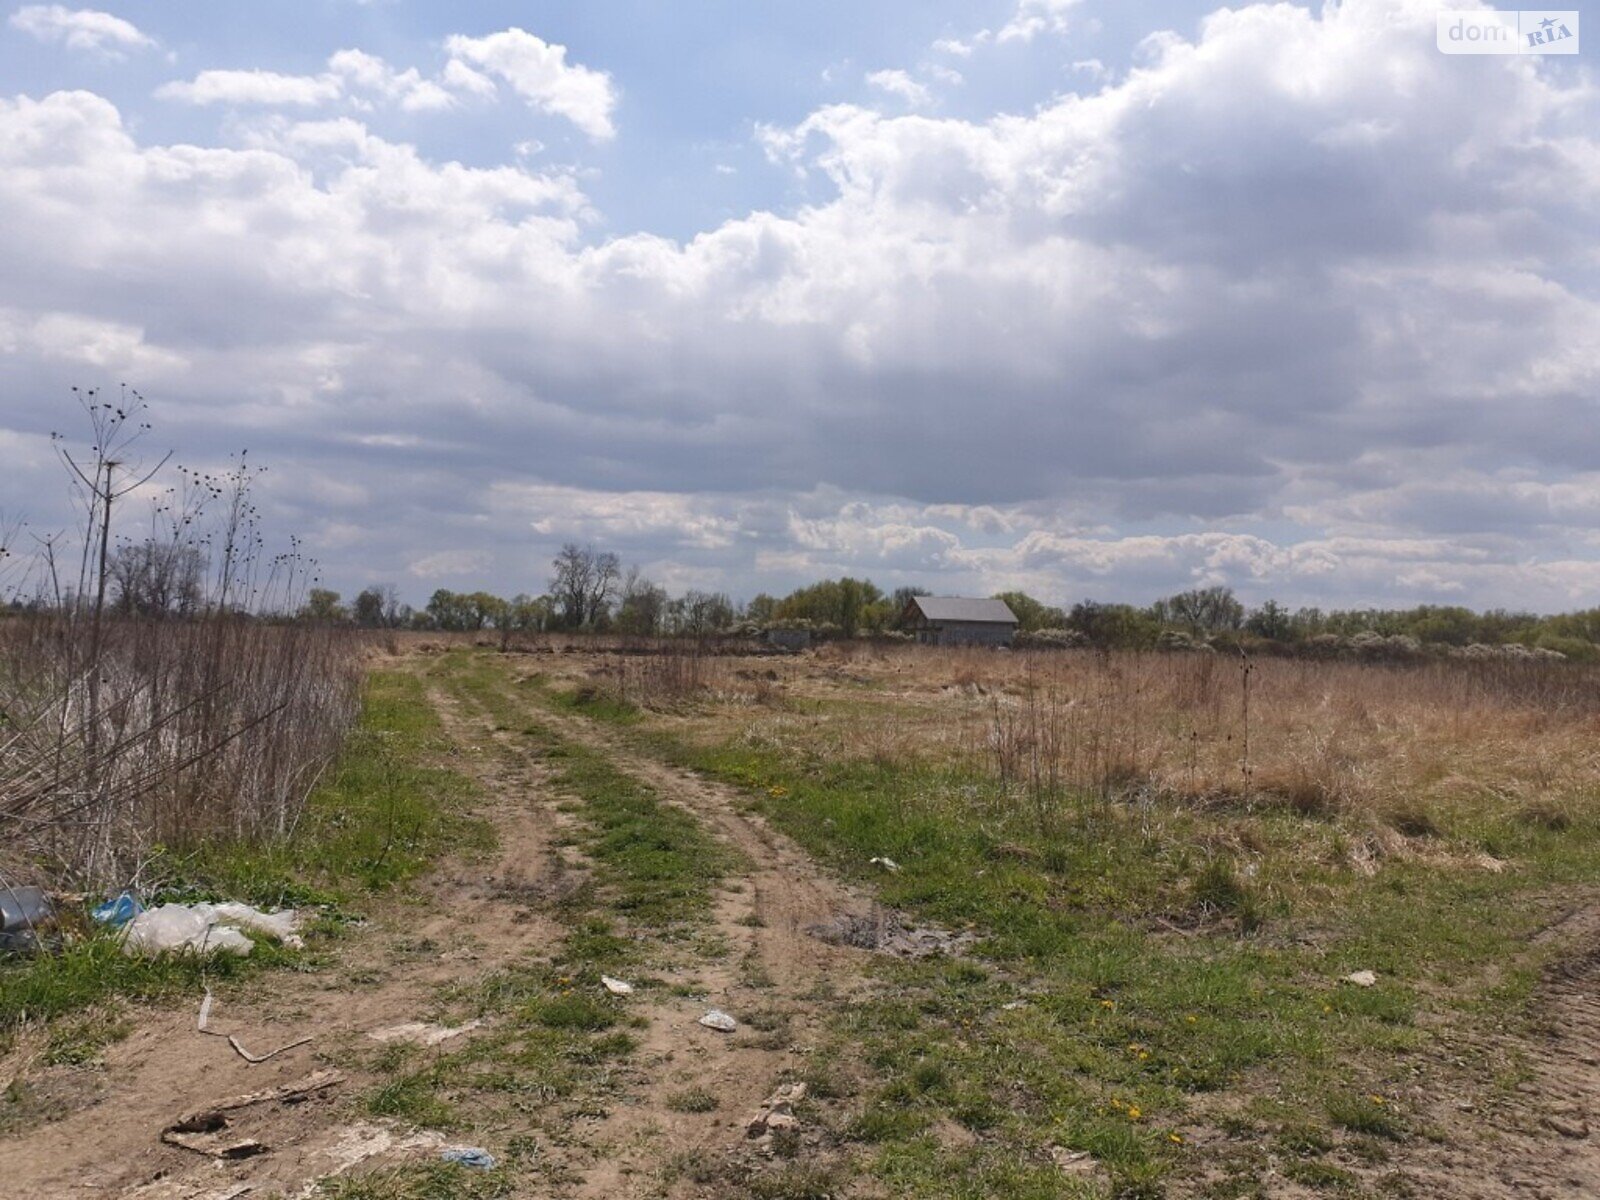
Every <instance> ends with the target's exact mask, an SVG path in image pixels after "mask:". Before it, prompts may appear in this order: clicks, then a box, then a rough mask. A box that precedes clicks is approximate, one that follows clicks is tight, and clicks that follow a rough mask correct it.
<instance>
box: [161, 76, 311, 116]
mask: <svg viewBox="0 0 1600 1200" xmlns="http://www.w3.org/2000/svg"><path fill="white" fill-rule="evenodd" d="M342 91H343V88H342V86H341V84H340V82H339V80H338V78H337V77H335V76H332V75H280V74H279V73H278V72H276V71H260V70H251V71H233V70H217V71H201V72H200V73H199V74H198V75H196V76H195V77H194V78H193V79H190V80H174V81H173V82H171V83H164V84H162V85H161V86H160V87H159V88H157V89H156V96H157V97H158V98H159V99H162V100H177V101H181V102H182V103H184V104H196V105H209V104H229V105H262V106H266V107H278V106H282V107H292V108H313V107H316V106H317V105H321V104H326V103H327V102H329V101H330V100H336V99H338V98H339V96H340V95H341V93H342Z"/></svg>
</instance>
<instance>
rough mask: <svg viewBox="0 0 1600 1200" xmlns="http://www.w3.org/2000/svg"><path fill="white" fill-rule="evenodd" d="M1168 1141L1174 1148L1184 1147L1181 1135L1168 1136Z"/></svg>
mask: <svg viewBox="0 0 1600 1200" xmlns="http://www.w3.org/2000/svg"><path fill="white" fill-rule="evenodd" d="M1167 1141H1169V1142H1171V1143H1172V1144H1173V1145H1174V1146H1181V1145H1183V1138H1182V1136H1180V1135H1179V1134H1176V1133H1169V1134H1167Z"/></svg>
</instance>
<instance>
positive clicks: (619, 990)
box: [600, 975, 633, 996]
mask: <svg viewBox="0 0 1600 1200" xmlns="http://www.w3.org/2000/svg"><path fill="white" fill-rule="evenodd" d="M600 982H601V983H602V984H604V985H605V989H606V991H608V992H610V993H611V994H612V995H613V996H631V995H633V984H631V983H625V982H624V981H623V980H621V979H613V978H611V976H609V975H602V976H600Z"/></svg>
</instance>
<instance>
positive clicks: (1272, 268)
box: [0, 0, 1600, 607]
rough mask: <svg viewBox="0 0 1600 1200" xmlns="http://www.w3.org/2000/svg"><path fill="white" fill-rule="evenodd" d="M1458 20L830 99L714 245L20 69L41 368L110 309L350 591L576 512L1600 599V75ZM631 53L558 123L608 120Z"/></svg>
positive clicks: (577, 525) (1301, 28)
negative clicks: (1091, 76)
mask: <svg viewBox="0 0 1600 1200" xmlns="http://www.w3.org/2000/svg"><path fill="white" fill-rule="evenodd" d="M1432 30H1433V9H1432V7H1430V6H1424V5H1422V4H1421V3H1420V0H1417V2H1415V3H1413V2H1410V0H1405V2H1400V0H1382V2H1380V0H1346V2H1345V3H1343V4H1340V5H1337V6H1332V5H1330V6H1326V7H1325V8H1323V9H1322V10H1320V11H1319V12H1313V11H1310V10H1308V9H1304V8H1299V7H1295V6H1290V5H1272V6H1248V7H1242V8H1237V9H1224V10H1219V11H1218V12H1216V13H1214V14H1212V15H1211V16H1210V17H1208V18H1207V19H1206V20H1205V21H1203V22H1202V23H1201V25H1200V27H1199V31H1198V33H1197V34H1196V35H1195V36H1194V37H1192V38H1184V37H1179V36H1177V35H1165V36H1162V37H1158V38H1154V39H1151V40H1150V41H1149V42H1147V44H1146V46H1145V48H1144V50H1143V52H1142V57H1141V60H1140V63H1139V65H1138V66H1137V67H1136V68H1134V69H1132V70H1129V71H1126V72H1121V71H1119V72H1117V73H1116V74H1115V75H1114V76H1109V77H1107V78H1106V79H1104V80H1100V81H1098V82H1097V83H1095V84H1094V85H1093V86H1094V90H1092V91H1088V92H1086V93H1085V94H1082V95H1062V96H1059V97H1055V98H1052V99H1050V100H1049V101H1048V102H1046V103H1044V104H1042V105H1041V106H1040V107H1038V108H1037V109H1035V110H1032V111H1029V112H1027V113H1021V114H1005V115H997V116H994V117H991V118H988V119H954V118H945V119H939V118H935V117H933V116H930V115H928V114H927V113H925V112H914V113H908V114H903V115H896V116H888V115H885V114H884V113H881V112H877V111H874V110H872V109H871V108H867V107H863V106H859V105H831V106H827V107H824V108H821V109H818V110H817V111H815V112H813V113H811V114H809V115H807V116H806V117H804V119H802V120H799V121H797V122H795V123H794V124H792V125H789V126H786V127H783V128H775V129H769V130H767V131H766V133H765V135H764V144H765V145H766V146H767V148H768V150H769V153H771V154H773V155H774V156H775V157H777V158H778V159H779V160H780V161H782V162H783V163H784V164H786V165H787V166H789V167H792V168H793V169H796V170H799V171H803V172H805V173H806V175H807V176H808V178H809V180H810V184H811V190H810V191H809V193H808V196H809V202H808V203H807V204H806V205H805V206H803V207H800V208H797V209H795V210H794V211H792V212H787V213H784V212H768V211H759V212H753V213H749V214H746V215H743V216H739V217H736V218H734V219H730V220H727V221H725V222H723V223H721V224H718V225H716V226H714V227H712V228H708V229H706V230H705V231H703V232H701V233H700V234H698V235H697V236H694V237H691V238H689V239H687V240H684V241H677V240H673V239H670V238H666V237H662V236H658V235H655V234H651V233H648V232H641V233H633V234H623V235H610V236H603V235H601V234H600V233H598V232H597V230H598V229H599V228H602V227H601V226H599V225H598V224H596V223H592V222H591V215H590V209H591V202H590V200H589V198H588V197H586V196H585V195H584V193H583V190H582V186H581V182H580V181H581V179H582V178H583V176H581V175H580V174H578V173H576V172H572V171H567V172H563V171H556V170H550V171H542V172H541V171H535V170H531V169H529V168H527V167H526V165H511V166H502V167H492V168H491V167H483V166H468V165H465V164H463V163H458V162H450V161H437V160H433V159H430V158H429V157H428V156H426V155H425V154H423V153H422V152H420V151H419V150H418V149H416V148H415V147H413V146H409V145H406V144H404V143H401V142H396V141H393V140H390V139H387V138H384V137H382V136H380V135H379V134H377V133H375V132H374V131H373V130H372V128H370V127H369V126H368V125H367V124H365V123H363V122H361V121H357V120H354V119H351V116H350V115H349V114H348V113H344V114H318V115H325V116H330V117H332V119H328V120H317V121H294V120H291V119H290V117H289V114H278V115H276V116H275V117H273V118H271V119H270V120H268V121H266V122H264V123H262V124H260V125H257V126H252V127H251V133H250V135H249V137H248V138H243V137H241V136H240V135H237V134H236V135H235V143H234V144H231V145H215V146H203V147H202V146H194V145H167V144H163V143H161V142H159V141H152V140H150V139H148V138H141V137H140V136H137V134H136V132H135V131H134V129H132V128H130V127H129V125H128V124H125V123H124V120H123V116H122V114H121V113H120V112H119V111H118V109H117V108H116V107H114V106H113V105H112V104H110V103H109V102H108V101H106V100H105V99H103V98H100V97H97V96H94V95H90V94H88V93H82V92H68V93H57V94H54V95H50V96H46V97H43V98H32V97H20V98H17V99H14V100H3V101H0V314H6V315H4V316H3V317H0V344H4V345H5V346H6V347H7V348H8V352H7V354H6V355H5V356H4V358H3V359H0V386H4V387H6V388H7V389H9V391H10V392H11V393H12V394H19V393H26V394H40V393H41V392H43V391H45V390H46V389H47V388H49V387H56V388H61V389H63V390H64V386H65V384H66V383H75V382H80V381H84V380H83V377H82V376H81V375H71V376H68V375H65V374H63V361H64V360H63V358H62V356H61V355H62V347H63V345H64V344H65V343H64V340H63V338H62V336H61V334H60V332H59V331H60V330H61V329H63V328H71V327H72V326H64V325H62V324H61V322H63V321H67V322H81V323H82V324H81V325H78V326H75V328H78V329H80V330H83V331H86V332H84V333H82V335H81V336H82V339H83V342H84V343H85V344H86V345H95V346H99V347H100V349H99V350H97V351H96V353H98V354H100V355H101V358H102V361H104V362H106V363H107V364H111V363H113V362H115V361H117V360H116V357H115V356H116V355H118V354H120V355H122V356H123V358H124V360H125V361H128V362H129V363H130V365H131V366H136V367H138V368H139V369H140V373H141V375H142V376H144V378H141V379H140V380H139V382H141V383H143V384H144V385H145V390H146V391H147V392H150V393H152V394H154V395H156V396H158V397H159V398H160V404H161V409H160V411H159V412H158V414H157V415H158V417H164V418H165V419H166V420H167V422H168V427H169V428H173V429H179V428H181V429H182V430H183V436H184V437H185V438H186V439H189V440H191V441H192V442H193V444H194V445H196V446H198V447H200V449H201V450H202V451H212V452H216V453H220V452H221V451H222V450H223V449H226V448H228V447H229V446H231V445H233V444H234V443H235V442H236V441H237V440H238V439H240V438H241V437H244V436H246V435H248V436H249V438H250V444H251V448H252V453H253V455H254V454H255V453H258V452H259V453H260V454H261V455H262V456H263V457H264V458H271V459H273V460H274V461H279V460H281V461H284V462H286V463H288V464H291V465H290V466H289V467H288V468H287V469H285V470H282V471H281V472H275V473H274V476H273V480H272V482H271V483H270V484H269V485H268V486H269V488H270V489H271V494H270V501H271V504H272V505H273V507H274V513H275V515H276V517H277V519H279V520H280V521H281V522H282V524H283V525H284V527H288V528H309V529H311V530H312V531H313V532H316V531H321V536H323V537H324V539H325V540H324V543H323V544H326V545H328V546H330V547H337V548H338V549H337V558H338V561H337V564H334V563H331V562H330V564H326V565H327V566H329V567H333V566H337V569H338V570H339V571H342V572H344V576H343V577H345V578H348V579H350V580H352V581H353V582H355V583H360V582H362V581H366V580H370V579H373V578H380V579H381V578H385V577H387V578H405V577H409V578H414V579H421V578H423V577H424V576H425V575H426V577H428V578H434V577H438V578H446V577H447V576H446V575H443V574H439V575H435V574H432V573H434V572H444V571H447V570H457V571H458V572H459V573H460V578H459V579H456V578H455V577H453V576H451V577H449V578H452V579H455V582H456V583H461V582H465V580H466V578H467V576H469V575H471V574H472V572H473V571H477V572H479V574H478V575H477V576H476V578H477V580H478V582H481V583H482V584H483V585H485V586H492V587H497V588H500V589H502V590H506V591H515V590H519V589H522V588H528V589H533V588H537V587H538V586H539V585H540V584H541V582H542V580H543V576H544V574H545V572H544V568H543V565H542V560H543V559H544V558H545V557H547V556H548V553H549V552H550V551H552V550H553V549H554V547H555V546H557V545H559V543H560V542H561V541H563V540H567V539H568V538H578V539H580V540H594V541H595V542H596V543H597V544H605V545H615V546H617V547H618V548H619V549H622V550H623V551H624V552H625V553H626V554H627V556H628V557H630V558H632V559H636V560H638V561H642V562H646V563H652V564H656V567H657V568H658V569H659V570H660V572H661V573H662V574H663V575H665V574H667V573H668V572H669V571H670V572H674V573H676V574H675V576H674V577H681V578H694V579H702V580H705V581H707V583H708V584H710V583H715V584H716V585H717V586H725V587H729V588H731V589H733V590H735V591H742V592H745V593H748V592H750V591H753V590H754V589H755V588H756V587H759V586H767V587H769V588H771V587H776V586H783V585H785V584H792V583H795V582H799V581H801V580H802V579H803V578H805V577H806V576H807V575H811V574H816V573H820V572H822V571H827V570H845V569H848V570H851V571H853V572H855V573H858V574H871V575H873V576H874V577H875V578H878V579H879V580H880V582H884V583H889V584H893V583H898V582H902V581H903V582H921V583H924V584H931V585H934V586H937V587H939V588H940V590H951V591H957V590H962V591H965V590H975V591H976V590H983V591H988V590H995V589H996V588H999V587H1005V586H1014V585H1020V586H1026V587H1028V588H1029V589H1030V590H1032V591H1035V592H1037V593H1039V594H1041V595H1044V596H1046V597H1049V598H1051V599H1053V600H1057V601H1063V600H1065V601H1070V600H1072V599H1075V598H1077V597H1078V596H1081V595H1096V596H1099V597H1102V598H1110V597H1124V598H1129V597H1131V598H1145V597H1148V596H1150V595H1153V594H1159V593H1163V592H1167V591H1171V590H1174V589H1175V588H1177V587H1182V586H1186V585H1188V584H1190V583H1191V582H1200V583H1204V582H1228V583H1233V584H1235V585H1236V586H1239V587H1241V588H1242V589H1245V590H1246V591H1247V594H1249V595H1252V596H1254V597H1256V598H1261V597H1264V596H1266V595H1276V596H1278V598H1280V599H1284V600H1288V601H1292V602H1322V603H1324V604H1331V603H1339V602H1349V603H1372V602H1376V601H1388V602H1401V601H1408V600H1418V599H1428V598H1433V597H1444V596H1448V597H1452V598H1455V599H1459V600H1463V601H1467V602H1472V603H1480V604H1491V603H1492V604H1516V605H1530V606H1547V607H1562V606H1567V605H1570V604H1572V603H1575V602H1578V601H1579V600H1580V599H1581V598H1582V597H1583V596H1584V595H1585V594H1589V595H1592V589H1593V587H1594V586H1595V585H1596V583H1600V566H1597V565H1596V564H1597V562H1600V545H1597V544H1596V541H1595V539H1594V535H1593V530H1594V527H1595V515H1596V512H1597V506H1596V499H1595V497H1596V493H1597V491H1600V484H1597V483H1596V480H1595V477H1594V471H1595V464H1596V463H1600V432H1596V426H1595V423H1594V421H1593V419H1592V418H1593V413H1592V409H1593V396H1594V395H1595V394H1596V387H1597V384H1600V260H1597V259H1596V257H1595V254H1594V250H1593V247H1594V245H1595V244H1596V240H1597V235H1600V142H1597V140H1596V135H1595V130H1596V129H1597V128H1600V121H1597V119H1596V118H1597V116H1600V101H1597V98H1596V96H1595V94H1594V92H1593V90H1592V89H1591V88H1590V86H1589V85H1588V84H1587V83H1586V82H1585V81H1584V80H1583V79H1582V78H1581V77H1576V76H1568V75H1564V74H1561V73H1559V72H1557V71H1555V70H1554V69H1551V68H1549V67H1548V66H1547V65H1544V64H1540V63H1537V62H1533V61H1530V60H1526V59H1517V58H1511V59H1495V58H1475V59H1465V58H1449V57H1445V56H1441V55H1439V54H1437V52H1436V51H1435V49H1434V47H1433V40H1432V38H1433V33H1432ZM496 36H498V35H496ZM522 36H523V37H530V36H531V35H522ZM533 40H534V41H536V42H537V41H538V39H533ZM467 41H469V42H473V45H474V46H477V45H478V44H479V43H484V42H492V41H493V38H489V39H476V40H475V41H474V40H473V39H467ZM507 45H509V43H507ZM517 45H521V43H520V42H518V43H517ZM539 45H540V46H543V47H544V49H545V51H548V52H550V53H549V54H547V55H546V56H545V58H544V60H543V61H545V63H546V65H547V66H548V64H549V61H550V59H551V57H552V56H553V58H554V61H555V63H556V65H557V66H558V67H565V66H566V64H565V58H564V52H562V53H561V54H554V51H557V50H559V49H560V48H559V47H548V46H545V44H544V43H542V42H540V43H539ZM458 49H459V48H458V47H456V46H454V45H453V44H452V46H451V47H450V53H451V55H452V61H453V62H456V63H459V64H460V65H461V68H462V69H463V70H465V71H470V72H473V73H474V74H476V75H480V76H482V77H483V78H484V79H486V80H491V81H492V80H501V81H505V82H507V83H509V82H510V74H508V72H515V71H516V68H514V67H513V66H509V65H507V64H508V63H510V61H511V59H512V58H514V57H515V55H510V52H509V51H504V50H497V51H494V52H491V51H490V50H488V49H487V48H479V49H473V50H471V51H470V52H469V53H458ZM508 55H509V57H507V56H508ZM361 67H362V71H365V70H366V64H361ZM567 69H575V70H580V71H581V70H583V69H582V68H567ZM330 73H332V72H331V69H330ZM359 73H361V72H358V71H357V70H356V65H355V64H352V66H351V70H350V71H349V72H348V75H340V76H338V78H339V79H340V80H341V83H340V87H341V88H345V87H350V88H351V89H353V88H354V87H355V85H354V84H346V83H344V82H342V81H343V80H345V79H346V78H347V77H348V78H352V79H353V78H355V77H356V76H357V75H358V74H359ZM558 73H559V72H557V74H558ZM391 74H393V75H395V76H396V77H403V76H404V75H405V72H397V73H395V72H389V71H388V69H387V68H386V69H385V73H382V74H380V75H377V76H374V78H376V79H379V80H380V81H381V80H388V79H390V78H391ZM535 74H536V73H535ZM448 76H449V68H448V67H447V68H446V72H445V73H444V74H442V75H441V76H439V77H438V78H439V79H446V78H448ZM551 77H552V78H553V76H551ZM457 78H458V79H461V80H465V79H470V78H471V77H470V76H466V75H459V74H458V76H457ZM600 78H601V79H602V80H603V81H604V88H603V90H602V91H591V94H590V96H589V105H590V106H589V107H588V108H584V107H583V106H582V105H579V106H578V107H577V108H573V109H572V111H568V112H562V111H561V110H560V109H558V108H556V107H554V106H553V105H551V106H550V107H549V109H548V111H551V112H556V113H561V115H563V116H566V117H568V118H569V119H572V120H574V121H575V122H577V121H578V118H577V117H576V116H574V115H573V113H574V112H577V111H583V112H587V113H588V114H589V115H588V117H586V118H585V119H586V120H588V121H589V128H588V130H587V131H588V132H591V133H594V134H595V135H596V136H602V134H601V132H600V131H602V130H609V129H611V128H612V126H611V124H610V120H611V114H612V112H613V106H614V99H615V98H614V95H613V93H612V91H611V87H610V83H609V80H608V79H605V77H603V76H601V77H600ZM396 86H397V89H398V90H396V91H395V93H394V95H395V96H397V97H403V96H404V94H405V92H404V90H403V89H404V87H405V86H406V85H404V84H403V83H402V84H397V85H396ZM441 86H444V85H443V84H441ZM494 86H499V84H495V85H494ZM513 86H515V85H513ZM363 87H364V88H365V91H364V92H363V94H371V95H374V96H377V95H380V94H382V87H381V86H379V85H378V84H371V85H363ZM450 90H452V91H453V92H455V93H457V94H460V95H463V96H465V95H468V94H469V92H468V90H467V88H466V87H464V86H455V87H452V88H451V89H450ZM602 95H603V97H604V102H603V103H600V101H599V99H598V97H600V96H602ZM394 102H395V103H403V99H398V100H395V101H394ZM538 106H540V105H539V104H538V103H536V107H538ZM569 107H570V106H569ZM601 116H603V117H604V122H605V123H604V124H603V125H602V124H600V117H601ZM579 127H580V128H583V127H584V126H583V124H582V123H581V122H579ZM45 315H48V316H49V318H50V320H49V321H48V322H46V323H45V324H44V325H42V326H41V325H40V324H39V320H40V318H42V317H43V316H45ZM51 322H54V324H51ZM74 336H79V335H74ZM141 354H142V355H145V356H146V357H145V358H143V359H139V358H137V356H138V355H141ZM80 361H84V362H85V363H87V362H89V360H87V359H83V360H80ZM106 369H108V370H109V369H111V367H110V366H107V368H106ZM117 369H119V370H120V369H121V368H120V366H119V367H118V368H117ZM43 419H44V418H42V417H37V416H34V415H31V414H29V413H27V412H13V413H10V414H8V415H7V417H6V419H5V421H6V423H8V424H10V425H13V426H15V427H16V428H15V429H13V430H12V432H13V433H15V434H16V435H18V436H32V435H33V434H36V433H37V432H38V430H37V429H34V428H33V424H34V423H37V422H38V421H40V420H43ZM0 433H3V431H0ZM319 481H321V482H319ZM331 483H341V484H345V485H355V484H358V485H359V487H356V488H354V490H350V489H348V488H347V489H343V490H341V488H336V487H333V486H331ZM15 486H16V485H12V484H11V483H9V482H4V481H0V504H3V505H4V506H5V507H6V508H8V509H12V508H16V507H18V506H19V502H20V503H21V504H22V506H24V507H25V506H26V502H27V500H28V498H29V496H30V495H32V494H35V493H33V492H30V493H27V494H22V493H19V492H16V491H15ZM352 525H357V526H364V527H366V528H368V529H369V530H370V534H369V536H368V537H367V538H366V539H365V540H364V541H362V542H360V543H358V544H356V545H350V544H349V543H348V541H341V538H342V537H343V536H344V535H343V533H342V532H341V531H347V530H348V528H349V527H350V526H352ZM329 553H330V555H332V554H333V551H332V550H330V551H329ZM440 554H450V555H456V556H457V557H454V558H445V559H439V560H437V561H435V556H437V555H440ZM474 555H475V556H478V557H470V556H474ZM419 564H420V566H419ZM477 564H482V565H481V566H480V565H477ZM329 573H330V575H332V571H331V570H330V572H329ZM1585 588H1588V589H1591V591H1590V592H1589V593H1585V592H1584V589H1585Z"/></svg>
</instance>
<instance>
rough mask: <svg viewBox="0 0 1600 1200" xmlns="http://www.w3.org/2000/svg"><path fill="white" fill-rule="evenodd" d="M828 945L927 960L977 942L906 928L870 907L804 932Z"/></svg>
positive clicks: (942, 932) (924, 927) (957, 935)
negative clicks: (868, 911) (859, 912)
mask: <svg viewBox="0 0 1600 1200" xmlns="http://www.w3.org/2000/svg"><path fill="white" fill-rule="evenodd" d="M806 932H807V933H809V934H810V935H811V936H812V937H814V938H816V939H818V940H819V941H824V942H827V943H828V944H829V945H830V946H854V947H855V948H856V949H857V950H876V951H878V952H879V953H880V954H893V955H895V956H896V957H897V958H930V957H932V956H933V955H936V954H959V953H961V952H962V951H964V950H966V949H968V948H969V947H970V946H971V945H972V944H973V943H974V942H976V941H977V940H978V939H977V938H976V937H975V936H974V935H972V934H970V933H951V932H949V931H948V930H945V929H940V928H938V927H936V926H932V925H907V924H905V923H904V922H903V921H901V919H900V917H899V915H898V914H896V913H894V912H892V911H890V910H888V909H880V908H874V909H873V910H872V911H871V912H870V913H864V914H858V913H841V914H840V915H839V916H837V917H835V918H834V919H833V920H832V921H830V922H829V923H827V924H826V925H812V926H810V927H809V928H807V930H806Z"/></svg>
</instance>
